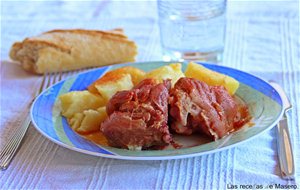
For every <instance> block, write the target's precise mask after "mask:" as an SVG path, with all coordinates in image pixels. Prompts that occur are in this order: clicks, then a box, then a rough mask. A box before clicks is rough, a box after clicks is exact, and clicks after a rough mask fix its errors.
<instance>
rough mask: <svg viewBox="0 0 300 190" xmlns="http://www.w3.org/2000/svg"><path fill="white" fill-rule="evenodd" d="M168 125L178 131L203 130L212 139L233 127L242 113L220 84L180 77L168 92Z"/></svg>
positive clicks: (180, 132) (187, 133)
mask: <svg viewBox="0 0 300 190" xmlns="http://www.w3.org/2000/svg"><path fill="white" fill-rule="evenodd" d="M169 114H170V124H171V128H172V129H173V130H174V131H175V132H176V133H179V134H186V135H190V134H192V133H193V132H202V133H204V134H206V135H208V136H210V137H212V138H213V139H214V140H216V139H219V138H222V137H223V136H225V135H226V134H228V133H229V132H231V131H233V130H234V129H235V127H236V126H235V124H236V123H239V124H244V123H242V122H239V121H240V119H241V117H240V116H241V115H240V113H239V106H238V105H237V104H236V102H235V101H234V99H233V97H231V96H230V95H229V93H228V92H227V91H226V90H225V88H224V87H221V86H214V87H212V86H208V85H207V84H206V83H204V82H201V81H198V80H197V79H193V78H181V79H179V80H178V81H177V83H176V84H175V86H174V88H173V89H172V90H171V91H170V112H169Z"/></svg>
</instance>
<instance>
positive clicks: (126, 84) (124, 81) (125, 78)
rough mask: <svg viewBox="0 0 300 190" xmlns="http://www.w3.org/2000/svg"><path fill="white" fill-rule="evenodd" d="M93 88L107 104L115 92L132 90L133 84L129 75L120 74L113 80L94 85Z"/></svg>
mask: <svg viewBox="0 0 300 190" xmlns="http://www.w3.org/2000/svg"><path fill="white" fill-rule="evenodd" d="M94 87H95V88H96V89H97V91H98V93H99V94H100V95H101V96H102V97H103V99H104V100H105V103H107V102H108V100H109V99H110V98H111V97H112V96H113V95H114V94H115V93H116V92H118V91H122V90H130V89H131V88H133V83H132V80H131V75H130V74H122V75H118V76H116V77H115V78H114V79H113V80H108V81H105V82H103V81H102V82H98V83H95V86H94Z"/></svg>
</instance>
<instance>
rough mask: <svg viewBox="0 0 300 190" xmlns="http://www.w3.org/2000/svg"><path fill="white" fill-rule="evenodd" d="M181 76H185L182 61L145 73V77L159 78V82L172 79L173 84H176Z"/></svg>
mask: <svg viewBox="0 0 300 190" xmlns="http://www.w3.org/2000/svg"><path fill="white" fill-rule="evenodd" d="M181 77H184V73H183V72H182V71H181V64H180V63H172V64H170V65H166V66H162V67H159V68H157V69H154V70H152V71H150V72H148V73H147V74H146V75H145V78H153V79H157V80H159V82H162V81H163V80H165V79H171V80H172V81H171V83H172V86H174V84H175V83H176V82H177V80H178V79H180V78H181Z"/></svg>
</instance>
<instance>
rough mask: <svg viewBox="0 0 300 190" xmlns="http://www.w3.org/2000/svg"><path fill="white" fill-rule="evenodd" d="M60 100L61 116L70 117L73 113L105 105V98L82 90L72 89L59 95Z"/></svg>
mask: <svg viewBox="0 0 300 190" xmlns="http://www.w3.org/2000/svg"><path fill="white" fill-rule="evenodd" d="M59 99H60V102H61V113H62V115H63V116H65V117H67V118H70V117H72V116H73V115H74V114H75V113H82V112H83V111H84V110H88V109H97V108H99V107H101V106H105V105H106V102H105V100H104V99H103V98H102V97H101V96H99V95H95V94H92V93H90V92H89V91H87V90H84V91H72V92H68V93H66V94H63V95H61V96H59Z"/></svg>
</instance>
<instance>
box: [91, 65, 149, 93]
mask: <svg viewBox="0 0 300 190" xmlns="http://www.w3.org/2000/svg"><path fill="white" fill-rule="evenodd" d="M126 74H129V75H130V77H131V81H132V83H133V85H137V84H138V83H139V82H140V81H141V80H143V79H144V76H145V74H146V73H145V72H144V71H143V70H141V69H138V68H135V67H131V66H126V67H121V68H118V69H115V70H112V71H109V72H107V73H105V74H104V75H103V76H102V77H101V78H99V79H98V80H96V81H95V82H94V83H93V84H91V85H90V86H89V87H88V90H89V91H90V92H93V93H98V90H97V88H96V86H99V85H105V84H107V83H111V82H114V81H116V82H117V81H119V80H120V79H121V78H122V77H123V75H126Z"/></svg>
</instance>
